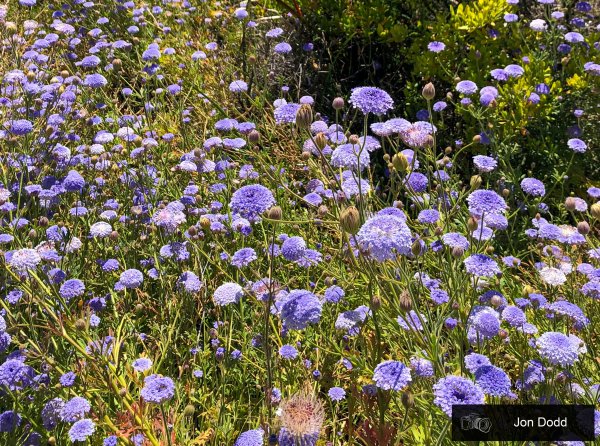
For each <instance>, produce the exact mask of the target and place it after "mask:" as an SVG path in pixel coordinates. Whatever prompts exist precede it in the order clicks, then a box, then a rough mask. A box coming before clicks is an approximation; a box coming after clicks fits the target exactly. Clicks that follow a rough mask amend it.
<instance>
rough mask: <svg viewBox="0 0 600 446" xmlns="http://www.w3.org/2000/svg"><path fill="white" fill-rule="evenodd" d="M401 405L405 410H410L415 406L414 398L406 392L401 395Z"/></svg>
mask: <svg viewBox="0 0 600 446" xmlns="http://www.w3.org/2000/svg"><path fill="white" fill-rule="evenodd" d="M402 405H403V406H404V408H405V409H410V408H411V407H414V405H415V397H414V395H413V393H412V392H411V391H410V390H407V391H406V392H404V393H403V394H402Z"/></svg>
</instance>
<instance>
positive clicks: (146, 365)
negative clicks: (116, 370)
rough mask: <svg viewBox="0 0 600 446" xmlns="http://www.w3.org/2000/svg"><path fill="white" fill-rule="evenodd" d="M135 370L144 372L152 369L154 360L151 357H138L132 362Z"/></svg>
mask: <svg viewBox="0 0 600 446" xmlns="http://www.w3.org/2000/svg"><path fill="white" fill-rule="evenodd" d="M131 366H132V367H133V370H135V371H136V372H138V373H143V372H145V371H146V370H150V367H152V360H151V359H150V358H138V359H136V360H135V361H133V362H132V363H131Z"/></svg>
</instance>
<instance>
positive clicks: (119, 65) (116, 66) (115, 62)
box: [112, 58, 123, 71]
mask: <svg viewBox="0 0 600 446" xmlns="http://www.w3.org/2000/svg"><path fill="white" fill-rule="evenodd" d="M112 66H113V69H114V70H115V71H120V70H121V68H123V61H122V60H121V59H118V58H116V59H113V61H112Z"/></svg>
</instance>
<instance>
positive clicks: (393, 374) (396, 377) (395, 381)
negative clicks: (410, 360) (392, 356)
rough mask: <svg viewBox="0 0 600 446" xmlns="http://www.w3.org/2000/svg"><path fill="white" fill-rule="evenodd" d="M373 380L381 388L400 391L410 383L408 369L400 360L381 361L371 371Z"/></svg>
mask: <svg viewBox="0 0 600 446" xmlns="http://www.w3.org/2000/svg"><path fill="white" fill-rule="evenodd" d="M373 381H375V385H376V386H377V387H379V388H380V389H382V390H395V391H400V390H402V389H404V388H405V387H406V386H408V385H409V384H410V382H411V381H412V378H411V376H410V369H409V368H408V367H407V366H405V365H404V364H402V363H401V362H400V361H392V360H389V361H383V362H382V363H380V364H378V365H377V367H375V370H374V371H373Z"/></svg>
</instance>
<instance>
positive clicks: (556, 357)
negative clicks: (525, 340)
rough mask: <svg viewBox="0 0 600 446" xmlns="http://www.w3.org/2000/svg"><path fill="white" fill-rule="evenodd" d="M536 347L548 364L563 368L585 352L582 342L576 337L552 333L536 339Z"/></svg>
mask: <svg viewBox="0 0 600 446" xmlns="http://www.w3.org/2000/svg"><path fill="white" fill-rule="evenodd" d="M536 346H537V350H538V352H539V354H540V356H541V357H542V358H544V359H546V360H547V361H548V362H549V363H550V364H553V365H560V366H563V367H565V366H571V365H573V364H574V363H575V362H576V361H577V360H578V359H579V354H580V353H584V352H585V351H586V349H585V345H584V344H583V341H582V340H581V339H579V338H578V337H577V336H575V335H572V334H570V335H568V336H567V335H565V334H562V333H557V332H553V331H549V332H546V333H544V334H542V335H541V336H540V337H539V338H537V340H536Z"/></svg>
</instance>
